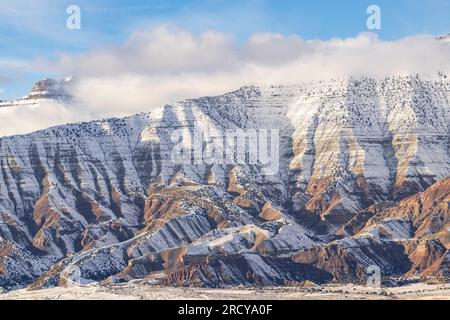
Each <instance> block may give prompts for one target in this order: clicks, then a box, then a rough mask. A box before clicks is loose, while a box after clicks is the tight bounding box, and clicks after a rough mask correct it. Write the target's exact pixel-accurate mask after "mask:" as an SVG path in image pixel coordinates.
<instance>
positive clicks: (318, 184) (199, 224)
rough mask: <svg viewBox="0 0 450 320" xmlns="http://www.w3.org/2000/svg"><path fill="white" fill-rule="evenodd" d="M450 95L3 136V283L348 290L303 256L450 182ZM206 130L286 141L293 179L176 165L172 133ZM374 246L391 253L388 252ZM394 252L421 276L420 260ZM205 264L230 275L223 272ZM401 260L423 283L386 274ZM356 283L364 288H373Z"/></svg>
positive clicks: (143, 117)
mask: <svg viewBox="0 0 450 320" xmlns="http://www.w3.org/2000/svg"><path fill="white" fill-rule="evenodd" d="M449 93H450V84H449V82H448V80H446V79H445V78H443V77H441V78H438V79H433V80H431V79H422V78H420V77H417V76H409V77H389V78H385V79H382V80H375V79H369V78H363V79H350V80H348V81H342V80H334V81H329V82H324V83H317V84H314V85H311V84H310V85H309V87H308V86H304V85H299V86H267V87H257V86H247V87H243V88H241V89H239V90H238V91H234V92H231V93H228V94H225V95H222V96H218V97H203V98H199V99H190V100H187V101H185V102H179V103H174V104H171V105H165V106H162V107H159V108H155V109H152V110H150V111H149V112H147V113H141V114H138V115H134V116H130V117H127V118H123V119H118V118H112V119H105V120H100V121H92V122H86V123H81V124H71V125H64V126H58V127H53V128H49V129H46V130H40V131H37V132H35V133H33V134H29V135H18V136H10V137H4V138H0V150H1V153H0V163H1V166H2V172H1V175H0V222H1V223H0V237H1V238H2V239H4V241H3V244H2V245H1V248H2V250H0V252H7V253H8V254H4V255H2V256H1V257H2V259H3V263H1V264H0V267H1V268H0V285H1V286H3V287H6V288H16V287H21V286H24V285H27V284H30V283H32V282H33V281H36V280H37V283H40V285H41V286H46V285H57V284H58V283H59V282H65V281H66V282H67V279H68V278H70V274H69V273H70V272H69V271H70V270H67V268H68V267H73V266H76V267H77V268H79V270H80V272H79V273H80V274H81V280H82V281H93V280H94V281H99V280H104V279H107V278H110V277H112V278H110V279H112V280H114V279H125V280H126V279H132V278H134V277H149V276H151V275H153V276H155V277H156V278H157V279H160V280H158V281H162V283H165V284H174V283H183V284H187V285H208V286H221V285H238V284H245V285H251V284H253V285H254V284H261V285H273V284H276V285H283V284H286V283H293V282H296V281H299V282H300V281H304V280H312V281H315V282H318V283H323V282H329V281H345V278H339V277H336V275H334V273H333V272H334V271H331V272H330V269H329V268H328V267H329V266H328V265H326V264H325V265H323V264H320V265H317V264H314V263H313V262H311V261H310V260H308V259H306V260H305V257H303V256H300V255H299V254H298V252H299V251H301V250H308V249H311V250H319V249H317V248H320V247H321V246H323V245H327V244H329V243H332V241H335V240H337V239H339V238H342V237H343V236H344V240H345V239H347V238H348V240H347V241H352V240H351V237H352V235H349V234H348V233H349V230H358V231H360V229H361V230H362V229H364V226H363V225H362V222H361V221H365V218H364V219H362V220H361V219H360V218H358V217H357V216H358V215H359V214H360V213H361V212H363V211H364V210H367V209H368V208H370V207H371V206H374V205H377V204H378V203H381V202H389V201H390V202H395V203H396V202H398V201H401V200H403V199H405V198H407V197H409V196H414V195H415V194H418V193H419V192H422V191H424V190H426V189H427V188H428V187H430V186H431V185H433V184H434V183H436V182H438V181H439V180H442V179H445V178H446V177H447V176H448V175H449V173H450V160H449V157H450V155H449V151H448V150H449V126H448V124H449V122H450V121H449V119H450V116H449V114H450V110H449V104H448V100H449ZM194 127H195V128H199V129H200V130H203V131H204V132H206V131H213V132H216V133H217V134H219V135H223V134H224V132H226V131H227V130H234V131H239V132H244V133H245V132H247V133H248V132H249V130H254V129H256V130H261V129H264V130H278V132H279V171H278V172H276V173H275V174H274V175H273V176H264V175H263V174H262V171H261V169H262V168H263V166H262V165H261V163H255V164H253V163H252V164H251V163H232V164H217V163H213V164H202V163H201V164H195V163H174V162H173V158H172V151H173V149H174V147H175V146H176V143H175V142H173V141H172V139H171V138H172V135H173V134H174V132H176V131H177V130H180V129H182V130H183V132H185V133H187V135H188V136H189V135H192V133H193V128H194ZM431 155H432V156H431ZM447 214H448V213H446V215H447ZM352 221H353V222H352ZM349 223H353V224H355V226H354V227H352V228H349V227H346V226H347V225H348V224H349ZM342 230H345V231H344V232H343V231H342ZM411 237H413V235H411ZM368 241H369V240H368ZM430 241H431V240H430ZM433 241H440V240H435V239H433ZM369 242H370V244H369V246H374V247H373V248H378V252H379V255H380V256H383V255H384V256H386V255H387V253H386V248H390V247H384V245H385V243H381V244H380V243H379V242H377V241H369ZM430 243H431V242H430ZM358 245H359V244H358ZM392 245H393V246H395V248H396V249H395V250H394V251H393V252H398V255H399V256H402V257H403V258H402V259H405V264H403V265H406V264H408V262H407V261H411V260H410V258H409V255H406V256H405V255H403V253H402V252H404V250H406V249H402V248H404V247H402V246H400V245H399V244H398V243H395V244H392ZM445 245H448V244H445ZM445 245H444V244H442V243H441V244H440V245H439V244H436V245H434V247H436V248H441V249H438V251H439V250H441V251H442V248H443V247H442V246H444V247H445ZM102 248H103V249H102ZM314 248H316V249H314ZM91 250H92V252H91ZM402 250H403V251H402ZM441 251H439V252H441ZM15 252H16V253H15ZM380 252H381V253H380ZM77 257H78V258H77ZM292 257H295V259H292ZM440 257H442V255H441V256H440ZM78 259H79V260H78ZM205 259H206V260H205ZM380 259H381V258H380ZM58 261H59V262H58ZM74 261H75V262H74ZM205 261H211V263H212V265H211V266H212V269H213V270H221V271H220V272H219V271H217V272H213V273H211V270H212V269H211V266H210V265H208V262H207V263H206V264H205ZM305 261H306V262H305ZM394 261H395V259H394V260H389V259H388V260H387V262H386V260H383V266H384V272H385V273H386V275H387V276H389V275H398V274H399V273H402V272H404V273H407V272H408V270H406V268H404V269H401V268H400V269H395V270H394V269H389V268H388V267H386V266H389V265H391V264H392V263H393V262H394ZM60 264H62V265H65V266H63V267H62V268H60V267H59V265H60ZM299 264H300V265H299ZM17 266H20V268H17ZM219 266H221V268H223V269H217V268H219ZM347 267H348V266H347ZM343 268H345V266H343ZM421 268H422V267H420V266H419V267H418V269H421ZM427 268H428V267H427ZM438 269H439V268H438ZM1 270H3V271H4V272H2V271H1ZM57 270H59V271H57ZM389 270H390V271H389ZM439 270H441V269H439ZM422 271H423V272H425V271H424V270H422ZM436 272H437V271H436ZM161 273H162V274H164V276H163V277H162V278H160V276H161ZM193 274H195V275H196V276H195V279H194V278H192V283H190V280H189V275H193ZM354 274H355V276H354V278H352V279H351V280H352V281H356V280H358V281H360V280H362V279H363V278H364V277H365V276H366V273H365V272H364V270H363V269H361V270H358V271H357V272H356V273H354ZM444 275H445V274H444ZM186 277H187V278H186ZM305 278H306V279H305ZM333 279H334V280H333ZM347 280H348V279H347Z"/></svg>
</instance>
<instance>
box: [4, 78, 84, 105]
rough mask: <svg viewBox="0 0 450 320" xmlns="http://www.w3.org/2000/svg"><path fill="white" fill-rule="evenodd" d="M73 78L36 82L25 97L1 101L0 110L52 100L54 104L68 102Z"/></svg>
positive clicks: (70, 96) (70, 98)
mask: <svg viewBox="0 0 450 320" xmlns="http://www.w3.org/2000/svg"><path fill="white" fill-rule="evenodd" d="M74 81H75V80H74V79H73V78H67V79H59V80H55V79H45V80H41V81H38V82H36V84H35V85H34V86H33V88H32V89H31V91H30V93H29V94H27V95H26V96H25V97H22V98H19V99H16V100H12V101H1V100H0V108H2V107H14V106H23V105H36V104H38V103H40V102H41V101H43V100H52V101H56V102H70V101H71V100H72V95H71V94H70V91H71V86H73V84H74Z"/></svg>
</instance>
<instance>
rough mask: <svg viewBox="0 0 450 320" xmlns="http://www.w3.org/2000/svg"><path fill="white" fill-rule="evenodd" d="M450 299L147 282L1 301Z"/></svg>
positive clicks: (446, 294) (438, 292)
mask: <svg viewBox="0 0 450 320" xmlns="http://www.w3.org/2000/svg"><path fill="white" fill-rule="evenodd" d="M85 299H88V300H115V299H118V300H208V299H211V300H214V299H219V300H272V299H273V300H324V299H325V300H386V299H394V300H407V299H417V300H424V299H433V300H450V284H439V285H428V284H413V285H408V286H404V287H396V288H382V289H376V288H368V287H363V286H352V285H330V286H322V287H319V286H318V287H310V288H291V287H285V288H264V289H259V288H254V289H251V288H233V289H203V288H168V287H159V286H154V285H149V284H145V283H139V282H137V283H129V284H118V285H107V286H106V285H98V284H96V285H90V286H83V287H69V288H61V287H59V288H52V289H44V290H38V291H28V290H26V289H23V290H17V291H12V292H9V293H6V294H0V300H85Z"/></svg>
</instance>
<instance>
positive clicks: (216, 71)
mask: <svg viewBox="0 0 450 320" xmlns="http://www.w3.org/2000/svg"><path fill="white" fill-rule="evenodd" d="M30 68H34V69H36V71H39V72H44V71H47V72H56V73H59V74H61V75H63V76H69V75H70V76H75V77H76V78H77V79H78V84H77V85H76V86H75V88H74V92H73V93H74V95H75V97H76V98H77V100H78V101H79V103H78V104H77V105H74V106H60V107H53V108H52V109H50V108H49V109H48V110H49V111H46V110H44V108H40V109H41V110H40V112H39V115H37V114H35V115H33V116H39V117H42V118H43V120H42V121H39V122H38V123H39V124H36V125H33V124H32V123H31V121H29V122H25V123H26V125H20V123H17V124H14V125H12V124H11V121H9V120H5V117H4V116H3V115H1V114H0V115H1V120H0V128H4V127H5V125H4V124H3V123H2V122H4V121H9V122H8V123H9V127H10V128H11V129H10V130H8V132H7V133H8V134H11V133H21V132H24V131H27V132H29V131H32V130H35V129H39V128H42V127H44V125H45V126H47V125H53V124H59V123H66V122H75V121H80V120H89V119H100V118H104V117H110V116H124V115H129V114H133V113H136V112H141V111H146V110H149V109H150V108H153V107H155V106H159V105H161V104H166V103H171V102H174V101H178V100H182V99H186V98H193V97H198V96H204V95H217V94H222V93H224V92H227V91H230V90H235V89H237V88H239V87H240V86H242V85H247V84H264V85H266V84H297V83H302V82H308V81H314V80H326V79H330V78H342V77H350V76H355V77H358V76H368V77H383V76H387V75H405V74H416V73H418V74H430V75H436V74H437V73H438V72H444V73H446V74H450V44H449V43H448V42H445V41H438V40H437V39H436V38H435V37H434V36H431V35H418V36H414V37H409V38H404V39H401V40H397V41H382V40H380V39H378V38H377V36H376V35H375V34H371V33H362V34H359V35H358V36H356V37H353V38H347V39H339V38H336V39H330V40H327V41H322V40H304V39H302V38H301V37H299V36H297V35H292V36H283V35H279V34H273V33H260V34H255V35H253V36H252V37H251V38H250V39H249V40H248V41H247V42H246V43H243V44H242V43H238V42H237V41H235V39H233V36H232V35H230V34H225V33H220V32H214V31H210V32H206V33H202V34H193V33H191V32H189V31H186V30H181V29H177V28H174V27H171V26H160V27H157V28H154V29H150V30H146V31H139V32H136V33H134V34H133V35H132V36H131V37H130V38H129V39H128V40H127V41H126V42H125V43H124V44H122V45H120V46H116V47H108V48H98V49H95V50H92V51H90V52H87V53H84V54H77V55H74V54H61V56H60V57H59V59H58V60H57V61H46V60H43V59H40V60H38V61H33V62H32V63H31V64H30ZM50 110H52V111H50ZM15 113H16V112H10V115H9V116H8V117H7V118H11V117H19V116H20V117H22V119H23V117H26V115H25V114H20V115H16V114H15ZM49 119H50V120H49ZM16 122H18V121H16ZM5 132H6V130H5V129H0V134H5Z"/></svg>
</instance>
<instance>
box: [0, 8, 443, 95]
mask: <svg viewBox="0 0 450 320" xmlns="http://www.w3.org/2000/svg"><path fill="white" fill-rule="evenodd" d="M71 4H76V5H78V6H80V8H81V12H82V17H81V21H82V28H81V30H76V31H71V30H68V29H66V27H65V24H66V19H67V17H68V15H67V14H66V8H67V7H68V6H69V5H71ZM371 4H376V5H378V6H380V8H381V14H382V29H381V30H379V31H377V33H378V35H379V37H380V38H381V39H385V40H394V39H400V38H403V37H406V36H411V35H416V34H423V33H425V34H436V35H437V34H445V33H449V32H450V23H449V21H450V0H370V1H368V0H341V1H336V0H317V1H307V0H171V1H169V0H166V1H163V0H147V1H144V0H97V1H87V0H71V1H66V0H63V1H61V0H33V1H32V0H21V1H18V0H16V1H2V3H1V4H0V88H1V89H0V99H11V98H15V97H17V96H21V95H24V94H26V93H27V92H28V90H29V89H30V85H31V84H32V83H33V82H34V81H35V80H37V79H40V78H43V77H52V76H57V75H54V74H52V73H49V72H45V70H42V71H41V72H29V71H28V70H26V68H24V67H23V62H24V61H30V60H35V59H39V58H45V59H52V58H55V59H56V57H57V55H58V54H59V53H63V52H67V53H77V52H86V51H90V50H92V49H96V48H102V47H107V46H113V45H115V44H120V43H123V42H124V41H126V39H127V38H128V37H129V36H130V34H132V33H133V32H134V31H136V30H141V29H145V28H149V27H152V26H157V25H160V24H172V25H175V26H178V27H180V28H183V29H187V30H190V31H192V32H195V33H200V32H204V31H207V30H218V31H222V32H226V33H229V34H231V35H233V37H234V38H235V39H236V40H237V41H238V42H245V41H246V40H247V39H248V38H249V37H250V36H251V35H252V34H254V33H257V32H273V33H281V34H283V35H290V34H297V35H299V36H301V37H302V38H304V39H330V38H333V37H353V36H355V35H357V34H358V33H360V32H365V31H367V29H366V19H367V17H368V15H367V14H366V9H367V7H368V6H369V5H371ZM24 69H25V70H24Z"/></svg>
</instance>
